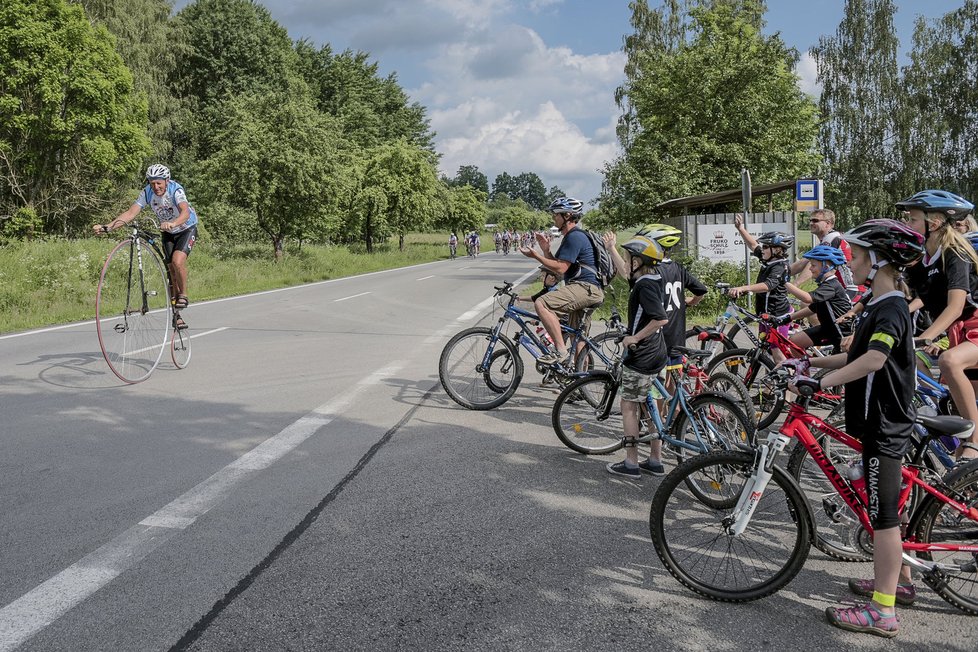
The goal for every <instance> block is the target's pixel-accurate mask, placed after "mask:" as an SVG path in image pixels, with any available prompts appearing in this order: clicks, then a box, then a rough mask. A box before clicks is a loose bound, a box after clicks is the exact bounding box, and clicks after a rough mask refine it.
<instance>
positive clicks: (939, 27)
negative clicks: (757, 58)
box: [892, 0, 978, 199]
mask: <svg viewBox="0 0 978 652" xmlns="http://www.w3.org/2000/svg"><path fill="white" fill-rule="evenodd" d="M976 35H978V2H976V1H975V0H966V1H965V2H964V4H963V5H962V6H961V7H960V8H958V9H956V10H954V11H952V12H949V13H948V14H946V15H944V16H943V17H941V18H939V19H937V20H935V21H933V22H932V23H931V22H928V21H926V20H924V19H923V18H919V19H918V20H917V23H916V26H915V30H914V42H913V49H912V51H911V54H910V60H911V62H910V64H909V65H908V66H906V67H905V68H904V69H903V79H902V83H901V84H900V87H901V88H902V89H904V91H905V92H904V93H903V94H902V95H901V96H900V97H901V99H902V100H903V102H902V104H901V106H900V107H899V111H898V112H897V115H896V119H897V127H896V131H897V136H898V143H899V145H898V147H897V154H896V159H897V182H896V187H895V188H894V190H893V193H892V195H893V197H894V198H899V197H903V196H907V195H909V194H911V193H913V192H916V191H918V190H921V189H923V188H946V189H948V190H953V191H955V192H958V193H960V194H962V195H964V196H965V197H968V198H971V199H974V198H976V197H978V161H976V159H975V156H974V154H973V149H974V143H975V142H978V69H976V67H975V65H974V62H975V59H976V57H978V36H976Z"/></svg>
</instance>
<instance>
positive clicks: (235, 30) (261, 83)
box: [171, 0, 299, 159]
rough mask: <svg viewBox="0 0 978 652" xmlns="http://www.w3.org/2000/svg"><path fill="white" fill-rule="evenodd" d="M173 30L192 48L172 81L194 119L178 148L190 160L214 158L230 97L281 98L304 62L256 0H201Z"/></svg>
mask: <svg viewBox="0 0 978 652" xmlns="http://www.w3.org/2000/svg"><path fill="white" fill-rule="evenodd" d="M173 30H174V32H175V33H179V34H180V35H181V36H182V38H183V39H184V40H185V42H186V43H188V44H189V46H188V49H187V51H186V52H183V53H182V54H181V56H180V57H179V58H178V59H177V61H176V65H175V66H174V69H173V74H172V77H171V85H172V87H173V89H174V92H175V93H176V94H177V95H178V96H180V97H183V98H186V99H187V101H188V102H189V105H190V107H189V108H190V110H191V111H192V115H193V120H192V121H189V122H188V123H187V124H185V125H184V129H185V133H184V135H183V137H182V138H181V139H180V140H179V141H178V142H177V143H176V145H177V147H179V148H181V149H183V150H190V151H189V152H186V151H185V152H182V154H183V155H184V156H185V157H186V158H195V157H196V158H200V159H205V158H209V157H210V156H211V155H212V154H213V153H214V151H215V150H216V149H217V147H218V146H219V141H218V140H217V139H216V138H215V134H216V132H217V131H218V130H219V127H220V124H221V121H222V119H223V117H224V116H223V114H224V111H225V108H224V106H223V103H224V101H225V100H226V99H228V98H237V97H240V96H242V95H248V94H255V95H260V94H269V93H270V94H279V93H283V92H287V91H289V90H290V89H292V88H293V87H294V81H295V78H296V77H297V76H298V74H299V73H298V61H297V57H296V54H295V52H294V50H293V48H292V41H291V40H290V39H289V35H288V33H287V32H286V30H285V28H283V27H282V26H281V25H279V24H278V23H277V22H275V21H274V20H273V19H272V17H271V14H269V12H268V10H267V9H266V8H265V7H263V6H262V5H260V4H258V3H257V2H254V0H195V2H193V3H191V4H189V5H187V6H186V7H184V8H183V9H181V10H180V12H179V13H177V15H176V17H175V18H174V24H173Z"/></svg>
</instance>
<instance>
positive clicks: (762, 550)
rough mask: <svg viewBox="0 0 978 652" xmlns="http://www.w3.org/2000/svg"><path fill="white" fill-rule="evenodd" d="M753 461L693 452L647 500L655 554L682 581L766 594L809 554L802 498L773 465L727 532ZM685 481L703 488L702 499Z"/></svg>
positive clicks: (723, 594)
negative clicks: (740, 521)
mask: <svg viewBox="0 0 978 652" xmlns="http://www.w3.org/2000/svg"><path fill="white" fill-rule="evenodd" d="M753 466H754V455H753V454H752V453H749V452H744V451H720V452H715V453H708V454H705V455H698V456H696V457H694V458H693V459H691V460H689V461H687V462H685V463H683V464H682V465H680V466H679V467H677V468H676V469H675V470H674V471H672V472H671V473H670V474H669V475H667V476H666V478H665V479H664V480H663V481H662V483H661V484H660V485H659V488H658V490H657V491H656V493H655V496H654V497H653V499H652V507H651V509H650V511H649V529H650V532H651V534H652V542H653V544H654V545H655V551H656V554H658V556H659V559H661V560H662V563H663V564H665V566H666V569H667V570H668V571H669V573H670V574H672V576H673V577H675V578H676V579H677V580H678V581H679V582H680V583H681V584H683V585H684V586H686V587H687V588H689V589H691V590H693V591H694V592H696V593H698V594H700V595H704V596H706V597H709V598H712V599H714V600H723V601H729V602H746V601H750V600H757V599H758V598H763V597H765V596H768V595H771V594H772V593H775V592H776V591H778V590H779V589H781V588H782V587H784V586H785V585H786V584H787V583H788V582H790V581H791V579H792V578H794V576H795V575H797V574H798V571H800V570H801V567H802V566H803V565H804V563H805V559H806V557H807V556H808V549H809V548H808V537H809V534H810V524H809V521H808V518H809V517H808V515H807V514H806V513H805V504H804V498H803V497H802V496H801V493H800V492H799V491H798V488H797V486H796V485H795V484H794V483H793V482H792V481H791V479H790V478H789V477H788V476H787V474H785V473H784V471H782V470H781V469H780V468H779V467H774V475H773V477H772V478H771V482H770V483H768V486H767V488H766V489H765V491H764V494H763V496H761V498H760V500H759V501H758V503H757V507H756V510H755V512H754V514H753V516H752V517H751V520H750V523H749V524H748V526H747V529H746V530H745V531H744V532H743V534H740V535H738V536H732V535H730V534H728V530H727V527H728V526H729V525H730V524H731V523H732V520H733V517H732V516H731V514H732V511H733V507H734V506H735V505H736V503H737V500H738V499H739V497H740V494H741V492H742V491H743V490H744V488H745V485H746V482H747V480H748V478H749V476H750V474H751V472H752V470H753ZM690 486H697V487H703V488H705V489H707V490H709V492H710V493H709V500H706V501H704V500H702V499H701V497H699V496H697V495H696V494H695V493H694V492H693V491H692V490H691V489H690Z"/></svg>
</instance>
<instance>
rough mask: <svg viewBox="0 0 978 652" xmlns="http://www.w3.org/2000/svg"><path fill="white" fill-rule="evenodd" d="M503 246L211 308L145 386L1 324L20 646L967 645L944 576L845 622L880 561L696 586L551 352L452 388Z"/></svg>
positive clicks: (75, 335) (507, 265) (2, 646)
mask: <svg viewBox="0 0 978 652" xmlns="http://www.w3.org/2000/svg"><path fill="white" fill-rule="evenodd" d="M532 270H533V265H532V264H530V263H529V261H527V260H526V259H525V258H522V257H520V256H516V255H511V256H508V257H502V256H498V255H496V254H486V255H483V256H480V257H479V258H478V259H476V260H471V259H467V258H462V259H458V260H456V261H444V262H439V263H433V264H429V265H422V266H417V267H413V268H409V269H405V270H399V271H392V272H384V273H378V274H371V275H365V276H361V277H355V278H351V279H343V280H338V281H333V282H327V283H321V284H314V285H308V286H303V287H299V288H292V289H288V290H283V291H277V292H270V293H263V294H259V295H253V296H249V297H241V298H236V299H233V300H225V301H216V302H209V303H203V304H195V305H192V306H191V307H190V309H188V310H187V311H186V313H185V316H186V318H187V320H188V322H189V323H190V325H191V334H192V335H194V336H195V340H194V358H193V360H192V362H191V365H190V367H189V368H188V369H186V370H183V371H178V370H176V369H175V368H173V367H172V366H170V365H168V364H164V365H163V366H161V368H160V369H158V370H157V371H156V372H155V373H154V375H153V376H152V377H151V378H150V379H149V380H148V381H146V382H145V383H142V384H140V385H135V386H124V385H121V384H120V383H119V382H118V381H117V380H116V379H115V377H114V376H113V375H112V374H111V373H110V372H109V371H108V369H107V367H106V366H105V363H104V362H103V361H102V359H101V355H100V353H99V350H98V342H97V339H96V337H95V333H94V326H92V325H91V324H82V325H75V326H72V327H69V328H62V329H56V330H49V331H45V332H37V333H30V334H24V335H20V336H17V337H4V338H0V369H2V372H0V374H2V375H0V406H2V415H3V419H2V422H0V522H2V528H0V577H2V580H0V650H7V649H23V650H72V651H75V650H166V649H171V648H174V649H192V650H333V649H342V650H360V649H372V650H377V649H379V650H414V649H425V650H429V649H431V650H449V649H451V650H455V649H494V650H495V649H504V650H506V649H512V650H517V649H519V650H522V649H574V650H577V649H625V650H628V649H635V650H638V649H646V648H648V647H650V646H652V647H660V648H665V649H690V650H700V649H703V650H705V649H709V650H740V649H748V648H751V649H756V648H771V649H785V648H789V647H790V648H792V649H867V650H872V649H883V648H884V647H885V648H886V649H892V648H894V647H896V648H897V649H914V650H917V649H942V650H962V651H964V650H969V651H970V650H974V649H975V641H976V640H978V636H976V635H978V620H976V619H973V618H969V617H967V616H964V615H962V614H960V613H959V612H957V611H955V610H954V609H953V608H952V607H950V606H949V605H947V604H946V603H944V602H943V601H942V600H941V599H940V598H938V597H937V596H936V595H934V594H933V593H932V592H930V591H929V590H927V589H926V588H924V589H923V590H922V592H921V597H920V598H919V601H918V605H917V606H915V607H913V608H912V609H904V610H902V612H901V613H902V618H903V627H904V631H903V632H901V636H900V638H898V639H897V641H896V642H895V643H894V642H889V641H883V640H882V639H876V638H873V637H867V636H858V635H852V634H846V633H844V632H841V631H839V630H835V629H833V628H831V627H829V626H828V625H826V624H825V623H824V621H823V618H822V613H821V612H822V611H823V610H824V608H825V607H826V606H829V605H833V604H837V603H838V602H839V601H845V600H849V599H850V597H849V596H848V595H847V592H846V588H845V581H846V579H847V578H848V577H850V576H860V577H864V576H868V575H869V574H870V573H871V568H870V567H869V566H868V565H865V564H842V563H837V562H832V561H830V560H827V559H826V558H825V557H823V556H822V555H821V554H820V553H818V552H817V551H813V552H812V554H811V556H810V557H809V561H808V563H807V564H806V567H805V569H804V570H803V571H802V572H801V574H800V575H799V576H798V577H797V578H796V579H795V580H794V582H792V584H790V585H789V586H788V587H787V588H786V589H785V590H782V591H781V592H780V593H779V594H777V595H776V596H773V597H771V598H767V599H765V600H761V601H758V602H754V603H750V604H743V605H728V604H720V603H714V602H710V601H706V600H702V599H699V598H696V597H694V596H693V595H692V594H690V593H689V592H688V591H686V590H685V589H684V588H683V587H681V586H680V585H679V584H678V583H677V582H675V581H674V580H673V579H672V578H671V577H670V576H669V575H668V573H667V572H666V571H665V570H664V569H663V568H662V566H661V564H660V563H659V561H658V559H657V558H656V557H655V553H654V551H653V549H652V546H651V543H650V541H649V537H648V524H647V518H648V505H649V502H650V499H651V495H652V493H653V492H654V489H655V485H656V483H657V481H656V480H654V479H651V478H647V479H645V480H643V481H642V482H632V481H628V480H625V479H620V478H615V477H612V476H609V475H608V474H607V473H606V472H605V471H604V464H605V463H606V462H607V461H608V460H607V459H588V458H584V457H582V456H579V455H575V454H572V453H571V452H570V451H567V450H566V449H564V448H563V447H562V445H561V444H560V443H559V441H558V440H557V439H556V437H555V436H554V434H553V432H552V430H551V427H550V406H551V404H552V403H553V399H554V398H555V393H554V392H553V391H552V390H550V389H548V388H541V387H540V386H539V384H538V380H539V376H538V375H537V374H536V373H535V372H534V371H533V370H532V369H530V368H529V365H528V369H527V375H526V378H525V379H524V382H523V385H522V386H521V388H520V389H519V390H518V391H517V393H516V395H515V396H514V397H513V398H512V399H511V400H510V401H509V403H507V404H506V405H504V406H503V407H501V408H499V409H496V410H493V411H489V412H473V411H468V410H465V409H463V408H461V407H459V406H457V405H456V404H455V403H453V402H452V401H451V400H450V399H449V398H448V397H447V396H446V395H445V394H444V392H443V391H442V390H441V388H440V386H439V384H438V377H437V359H438V354H439V352H440V351H441V348H442V346H443V345H444V343H445V342H446V341H447V339H448V338H449V337H450V336H451V335H452V334H453V333H454V332H457V331H458V330H461V329H462V328H465V327H467V326H470V325H474V324H475V323H476V322H478V321H479V320H480V319H482V320H484V318H485V317H486V316H487V315H488V313H489V309H490V303H488V302H487V301H486V300H487V299H488V298H489V296H490V295H491V294H492V287H491V286H492V284H493V283H494V282H498V281H500V280H503V279H506V280H515V279H516V278H518V277H521V276H524V275H526V274H527V273H532Z"/></svg>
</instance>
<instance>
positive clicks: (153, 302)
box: [95, 240, 171, 383]
mask: <svg viewBox="0 0 978 652" xmlns="http://www.w3.org/2000/svg"><path fill="white" fill-rule="evenodd" d="M142 262H143V273H142V275H140V273H139V268H138V262H137V256H136V247H135V245H134V244H133V243H132V241H131V240H123V241H122V242H120V243H119V244H118V245H116V247H115V248H114V249H113V250H112V252H111V253H110V254H109V256H108V258H107V259H106V260H105V265H103V267H102V273H101V275H100V276H99V283H98V290H97V292H96V296H95V324H96V329H97V331H98V341H99V346H100V347H101V349H102V355H103V356H104V357H105V361H106V363H108V365H109V368H110V369H111V370H112V373H114V374H115V375H116V376H117V377H118V378H119V379H120V380H123V381H125V382H127V383H138V382H140V381H143V380H146V379H147V378H148V377H149V375H150V374H151V373H153V370H154V369H155V368H156V366H157V365H158V364H159V363H160V359H161V358H162V357H163V350H164V347H165V346H166V343H167V337H168V335H169V330H170V318H171V313H170V296H169V291H168V285H167V280H166V273H165V271H164V269H163V262H162V261H161V260H160V259H159V258H158V257H157V256H156V254H155V253H154V252H153V250H152V249H151V248H149V247H146V246H144V247H142Z"/></svg>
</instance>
